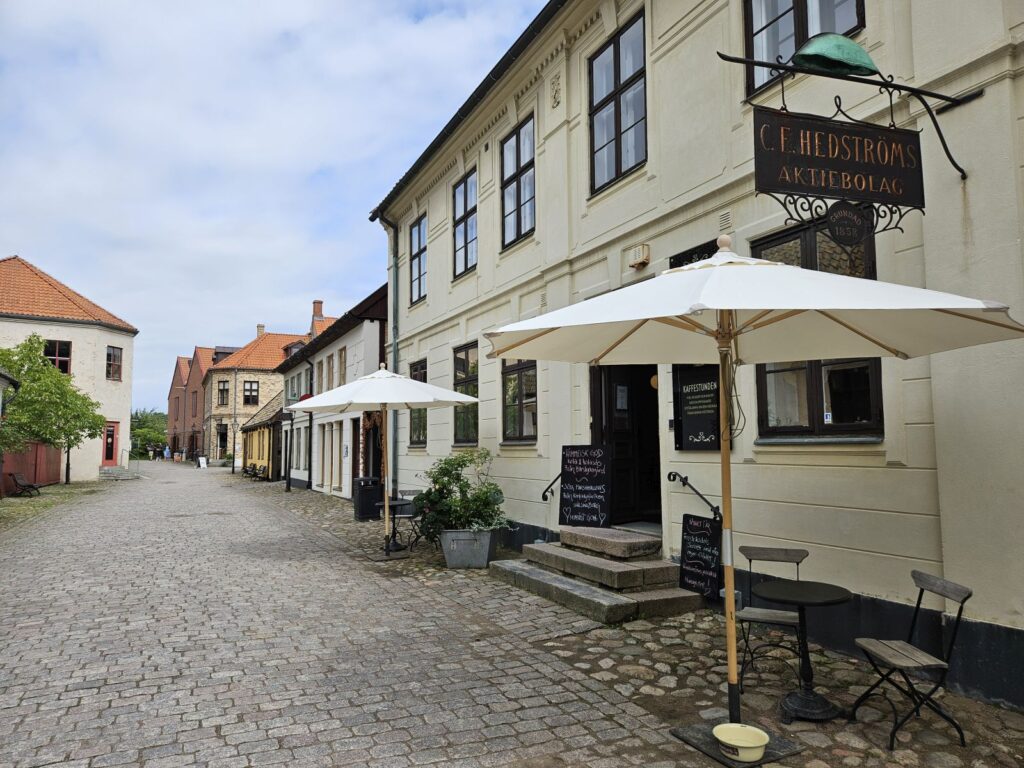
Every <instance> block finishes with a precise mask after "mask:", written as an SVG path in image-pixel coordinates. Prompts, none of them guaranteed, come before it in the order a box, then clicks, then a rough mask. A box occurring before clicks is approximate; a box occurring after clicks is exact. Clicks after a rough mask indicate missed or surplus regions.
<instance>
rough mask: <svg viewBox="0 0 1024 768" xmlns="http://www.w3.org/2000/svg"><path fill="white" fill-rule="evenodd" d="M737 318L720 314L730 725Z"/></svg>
mask: <svg viewBox="0 0 1024 768" xmlns="http://www.w3.org/2000/svg"><path fill="white" fill-rule="evenodd" d="M733 324H734V315H733V313H732V312H731V311H728V310H721V311H719V313H718V409H719V412H720V413H721V419H722V421H721V423H720V424H719V431H720V433H721V435H720V440H719V446H720V448H721V456H720V460H721V465H722V566H723V570H724V571H725V644H726V661H727V663H728V669H729V675H728V680H729V722H730V723H738V722H740V685H739V672H738V670H737V667H736V589H735V588H736V577H735V573H734V571H733V567H732V416H731V412H730V408H731V406H732V398H731V397H730V394H731V393H730V391H729V388H730V381H731V378H732V375H731V374H732V341H733Z"/></svg>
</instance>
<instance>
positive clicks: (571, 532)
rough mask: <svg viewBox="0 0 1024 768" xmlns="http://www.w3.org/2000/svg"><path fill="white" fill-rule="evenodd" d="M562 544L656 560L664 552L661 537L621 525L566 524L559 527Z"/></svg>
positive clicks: (604, 554)
mask: <svg viewBox="0 0 1024 768" xmlns="http://www.w3.org/2000/svg"><path fill="white" fill-rule="evenodd" d="M558 533H559V539H560V541H561V543H562V546H565V547H569V548H571V549H576V550H579V551H581V552H586V553H588V554H592V555H597V556H599V557H611V558H614V559H616V560H654V559H657V558H659V557H660V556H661V539H659V538H656V537H654V536H648V535H646V534H643V533H635V532H634V531H625V530H621V529H618V528H578V527H574V526H568V525H563V526H561V527H560V528H559V530H558Z"/></svg>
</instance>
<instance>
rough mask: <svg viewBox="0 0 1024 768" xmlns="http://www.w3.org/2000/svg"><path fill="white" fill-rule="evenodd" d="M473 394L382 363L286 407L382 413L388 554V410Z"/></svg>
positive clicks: (387, 547)
mask: <svg viewBox="0 0 1024 768" xmlns="http://www.w3.org/2000/svg"><path fill="white" fill-rule="evenodd" d="M475 402H477V399H476V398H475V397H471V396H470V395H464V394H462V393H461V392H453V391H452V390H450V389H444V388H443V387H436V386H434V385H433V384H427V383H426V382H423V381H415V380H413V379H410V378H408V377H407V376H402V375H400V374H397V373H391V371H388V370H387V369H386V368H385V367H384V364H383V363H381V366H380V370H379V371H374V372H373V373H371V374H369V375H367V376H362V377H360V378H358V379H356V380H355V381H353V382H351V383H349V384H343V385H342V386H340V387H337V388H335V389H331V390H328V391H327V392H323V393H321V394H319V395H317V396H316V397H310V398H307V399H306V400H302V401H300V402H298V403H295V404H294V405H289V406H287V407H286V408H285V410H288V411H301V412H303V413H352V412H360V413H361V412H363V411H377V410H379V411H380V412H381V439H380V441H381V463H382V464H383V472H382V475H383V481H384V552H385V554H391V539H390V533H389V532H390V528H391V498H390V497H391V490H390V487H389V486H390V477H389V475H390V472H389V465H388V448H387V445H388V410H389V409H394V408H439V407H441V406H447V405H468V404H472V403H475Z"/></svg>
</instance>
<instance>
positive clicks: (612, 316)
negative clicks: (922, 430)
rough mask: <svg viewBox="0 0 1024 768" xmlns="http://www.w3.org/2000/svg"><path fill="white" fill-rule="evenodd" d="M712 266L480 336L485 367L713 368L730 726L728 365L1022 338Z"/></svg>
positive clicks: (857, 292) (727, 265) (962, 302)
mask: <svg viewBox="0 0 1024 768" xmlns="http://www.w3.org/2000/svg"><path fill="white" fill-rule="evenodd" d="M718 245H719V252H718V253H717V254H715V255H714V256H712V257H711V258H708V259H704V260H703V261H698V262H696V263H694V264H690V265H687V266H684V267H678V268H676V269H670V270H668V271H666V272H665V273H663V274H662V275H660V276H658V277H656V278H654V279H652V280H646V281H644V282H641V283H636V284H633V285H630V286H628V287H626V288H622V289H620V290H617V291H612V292H611V293H607V294H604V295H602V296H597V297H595V298H592V299H588V300H586V301H582V302H580V303H578V304H573V305H571V306H568V307H564V308H562V309H557V310H555V311H553V312H548V313H547V314H544V315H540V316H539V317H535V318H532V319H529V320H523V321H521V322H518V323H512V324H511V325H506V326H504V327H503V328H500V329H498V330H497V331H494V332H492V333H488V334H485V335H486V336H487V338H488V339H489V340H490V342H491V344H492V345H493V349H492V351H491V352H490V355H489V356H490V357H498V358H526V359H535V360H560V361H563V362H586V363H591V364H592V365H599V364H607V365H621V364H644V363H718V364H719V387H718V392H719V408H720V412H721V414H722V416H721V418H722V424H723V425H725V426H724V427H723V429H722V439H721V441H720V444H721V471H722V565H723V567H724V571H725V618H726V643H727V653H728V668H729V714H730V720H732V721H733V722H738V721H739V714H740V712H739V686H738V675H737V664H736V607H735V602H734V599H733V589H734V574H733V566H732V474H731V465H730V437H731V436H730V434H729V428H728V425H729V424H731V418H730V413H729V408H730V398H729V392H730V390H731V382H732V378H731V372H732V364H733V362H734V361H735V363H736V364H740V363H769V362H783V361H787V360H816V359H837V358H847V357H899V358H903V359H906V358H908V357H915V356H918V355H927V354H931V353H934V352H942V351H945V350H950V349H957V348H960V347H967V346H972V345H975V344H985V343H988V342H992V341H1003V340H1008V339H1020V338H1024V325H1021V324H1020V323H1017V322H1016V321H1014V320H1013V319H1012V318H1010V316H1009V314H1008V313H1007V307H1006V305H1004V304H998V303H996V302H990V301H979V300H977V299H969V298H965V297H963V296H956V295H954V294H950V293H940V292H938V291H929V290H925V289H922V288H912V287H910V286H905V285H896V284H893V283H883V282H879V281H877V280H865V279H862V278H855V277H848V276H845V275H834V274H829V273H827V272H817V271H813V270H807V269H802V268H800V267H794V266H789V265H786V264H780V263H777V262H773V261H764V260H761V259H752V258H745V257H742V256H737V255H736V254H735V253H732V252H731V251H729V247H730V245H731V241H730V239H729V238H728V237H727V236H722V237H720V238H719V239H718Z"/></svg>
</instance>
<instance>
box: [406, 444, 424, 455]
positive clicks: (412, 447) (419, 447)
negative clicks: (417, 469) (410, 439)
mask: <svg viewBox="0 0 1024 768" xmlns="http://www.w3.org/2000/svg"><path fill="white" fill-rule="evenodd" d="M406 449H407V450H410V451H414V452H416V453H426V452H427V444H426V443H409V444H408V445H407V446H406Z"/></svg>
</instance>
